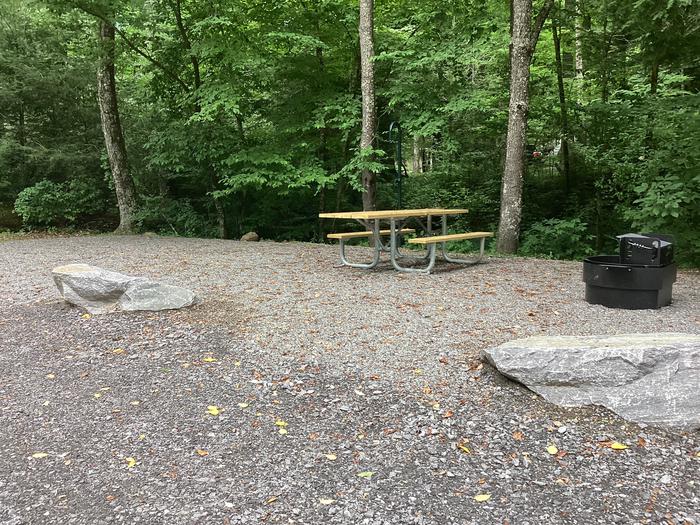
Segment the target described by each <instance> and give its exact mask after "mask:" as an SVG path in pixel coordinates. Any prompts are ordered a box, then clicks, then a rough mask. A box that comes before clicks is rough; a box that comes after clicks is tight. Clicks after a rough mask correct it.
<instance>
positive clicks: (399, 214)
mask: <svg viewBox="0 0 700 525" xmlns="http://www.w3.org/2000/svg"><path fill="white" fill-rule="evenodd" d="M468 211H469V210H466V209H463V208H421V209H411V210H373V211H341V212H336V213H319V214H318V216H319V217H320V218H321V219H355V220H358V219H360V220H362V219H364V220H369V219H403V218H408V217H427V216H428V215H461V214H462V213H467V212H468Z"/></svg>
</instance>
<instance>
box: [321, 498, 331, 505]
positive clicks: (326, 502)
mask: <svg viewBox="0 0 700 525" xmlns="http://www.w3.org/2000/svg"><path fill="white" fill-rule="evenodd" d="M318 501H319V502H320V503H321V505H330V504H331V503H335V500H334V499H330V498H321V499H319V500H318Z"/></svg>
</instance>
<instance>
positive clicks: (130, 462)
mask: <svg viewBox="0 0 700 525" xmlns="http://www.w3.org/2000/svg"><path fill="white" fill-rule="evenodd" d="M124 461H126V468H132V467H135V466H136V460H135V459H134V458H131V457H129V458H126V459H125V460H124Z"/></svg>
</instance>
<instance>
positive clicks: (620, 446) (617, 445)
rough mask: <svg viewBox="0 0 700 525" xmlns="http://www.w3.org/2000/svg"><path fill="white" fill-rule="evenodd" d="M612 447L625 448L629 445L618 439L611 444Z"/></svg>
mask: <svg viewBox="0 0 700 525" xmlns="http://www.w3.org/2000/svg"><path fill="white" fill-rule="evenodd" d="M610 448H611V449H613V450H625V449H626V448H628V447H627V445H625V444H623V443H620V442H618V441H613V443H612V444H611V445H610Z"/></svg>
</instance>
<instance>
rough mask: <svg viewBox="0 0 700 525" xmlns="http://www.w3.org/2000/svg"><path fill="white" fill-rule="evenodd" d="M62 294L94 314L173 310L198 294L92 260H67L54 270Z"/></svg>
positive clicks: (189, 304)
mask: <svg viewBox="0 0 700 525" xmlns="http://www.w3.org/2000/svg"><path fill="white" fill-rule="evenodd" d="M51 274H52V276H53V280H54V282H55V283H56V287H57V288H58V291H59V292H60V293H61V296H62V297H63V298H64V299H65V300H66V301H68V302H69V303H71V304H74V305H77V306H81V307H83V308H85V310H87V311H88V312H90V313H92V314H102V313H107V312H113V311H117V310H127V311H135V310H150V311H157V310H173V309H177V308H184V307H187V306H191V305H193V304H194V303H195V302H197V297H196V296H195V294H194V293H193V292H191V291H190V290H187V289H186V288H180V287H179V286H172V285H169V284H162V283H157V282H155V281H150V280H148V279H145V278H143V277H132V276H130V275H124V274H121V273H117V272H110V271H109V270H103V269H102V268H98V267H97V266H90V265H89V264H67V265H65V266H58V267H56V268H54V269H53V270H52V271H51Z"/></svg>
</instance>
